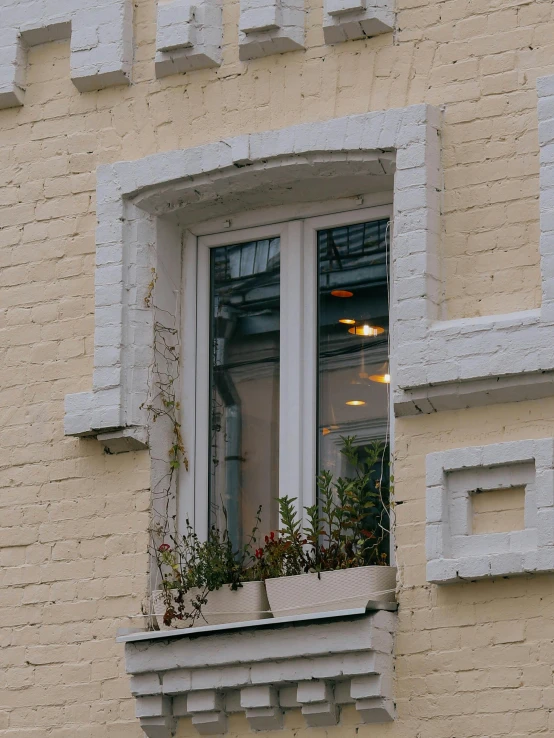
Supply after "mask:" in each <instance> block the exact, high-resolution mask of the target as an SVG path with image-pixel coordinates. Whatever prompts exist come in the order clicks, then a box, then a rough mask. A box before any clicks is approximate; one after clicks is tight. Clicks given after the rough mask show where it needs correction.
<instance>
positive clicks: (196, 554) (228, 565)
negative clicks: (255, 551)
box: [156, 509, 261, 626]
mask: <svg viewBox="0 0 554 738" xmlns="http://www.w3.org/2000/svg"><path fill="white" fill-rule="evenodd" d="M260 512H261V510H260V509H259V510H258V513H257V516H256V524H255V526H254V529H253V530H252V534H251V536H250V538H249V540H247V542H246V543H245V544H244V546H243V547H242V548H241V549H240V550H238V551H236V550H234V548H233V544H232V542H231V538H230V536H229V531H228V526H227V524H226V525H225V528H224V530H223V531H220V530H219V528H217V527H216V526H212V527H211V528H210V530H209V533H208V537H207V539H206V540H205V541H201V540H200V538H199V536H198V535H197V533H196V532H195V531H194V529H193V527H192V525H191V524H190V522H189V521H188V520H187V522H186V531H185V533H184V534H183V535H182V536H180V537H175V536H169V542H167V540H166V541H164V543H161V544H160V545H159V546H158V547H157V549H156V561H157V564H158V569H159V572H160V576H161V581H162V597H163V602H164V606H165V613H164V616H163V622H164V625H167V626H170V625H171V624H172V623H173V622H174V621H183V622H187V623H188V624H189V625H190V626H192V625H194V624H195V622H196V621H197V620H199V619H200V618H202V617H203V615H202V608H203V606H204V605H206V603H207V601H208V595H209V593H210V592H213V591H214V590H217V589H220V588H221V587H223V586H225V585H228V586H229V587H230V588H231V589H232V590H237V589H239V587H242V583H243V582H244V581H253V580H254V579H255V578H254V577H253V576H252V574H253V571H252V564H253V561H254V557H253V555H252V542H253V540H254V539H255V537H256V535H257V531H258V525H259V521H260ZM224 514H225V520H227V513H226V511H225V510H224Z"/></svg>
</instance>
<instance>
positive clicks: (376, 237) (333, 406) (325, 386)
mask: <svg viewBox="0 0 554 738" xmlns="http://www.w3.org/2000/svg"><path fill="white" fill-rule="evenodd" d="M387 228H388V221H387V220H380V221H373V222H370V223H360V224H356V225H350V226H343V227H338V228H330V229H327V230H324V231H320V232H319V233H318V272H319V312H318V315H319V317H318V320H319V331H318V354H319V357H318V393H319V402H318V468H319V470H320V471H321V470H323V469H326V470H329V471H331V472H332V473H333V474H334V475H335V476H352V474H353V470H352V469H349V468H348V463H347V461H346V459H345V457H344V456H343V455H342V454H341V452H340V449H341V447H342V441H341V436H354V437H355V438H356V445H357V446H359V447H365V446H367V445H368V444H369V443H370V442H371V441H382V442H383V443H384V444H385V449H384V453H383V464H382V465H381V464H380V465H379V466H380V467H382V469H381V468H380V469H379V470H376V474H379V475H381V473H382V474H383V478H382V483H383V489H384V488H385V486H386V485H387V483H388V414H389V393H388V390H389V385H388V381H389V379H390V378H389V368H388V360H389V309H388V254H387Z"/></svg>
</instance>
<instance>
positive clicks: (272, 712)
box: [240, 685, 283, 730]
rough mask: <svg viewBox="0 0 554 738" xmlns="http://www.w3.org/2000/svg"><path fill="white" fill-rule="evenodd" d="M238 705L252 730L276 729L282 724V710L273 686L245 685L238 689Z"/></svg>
mask: <svg viewBox="0 0 554 738" xmlns="http://www.w3.org/2000/svg"><path fill="white" fill-rule="evenodd" d="M240 706H241V707H242V709H243V710H244V711H245V714H246V719H247V720H248V723H249V724H250V727H251V728H252V730H278V729H279V728H281V727H282V725H283V711H282V710H281V708H280V706H279V696H278V694H277V690H276V689H275V688H274V687H269V686H265V685H264V686H259V687H258V686H257V687H245V688H244V689H241V691H240Z"/></svg>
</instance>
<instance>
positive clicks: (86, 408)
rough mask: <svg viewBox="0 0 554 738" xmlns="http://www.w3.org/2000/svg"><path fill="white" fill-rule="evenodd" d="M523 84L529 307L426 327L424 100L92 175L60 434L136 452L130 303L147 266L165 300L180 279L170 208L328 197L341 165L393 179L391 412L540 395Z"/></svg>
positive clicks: (546, 314)
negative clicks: (92, 294)
mask: <svg viewBox="0 0 554 738" xmlns="http://www.w3.org/2000/svg"><path fill="white" fill-rule="evenodd" d="M537 88H538V93H539V104H538V114H539V140H540V217H541V221H540V222H541V239H540V256H541V277H542V285H543V301H542V306H541V308H540V309H538V310H527V311H523V312H519V313H512V314H508V315H493V316H483V317H478V318H470V319H461V320H448V321H441V320H439V315H440V308H441V283H440V278H439V266H440V265H439V259H438V246H439V241H440V196H441V187H442V176H441V168H440V135H439V134H440V121H441V116H440V113H439V111H438V110H436V109H435V108H432V107H430V106H427V105H416V106H411V107H408V108H399V109H393V110H388V111H386V112H375V113H365V114H361V115H353V116H348V117H346V118H337V119H332V120H329V121H324V122H317V123H308V124H304V125H299V126H293V127H291V128H286V129H281V130H276V131H266V132H263V133H254V134H249V135H245V136H239V137H236V138H231V139H226V140H223V141H217V142H214V143H210V144H205V145H202V146H198V147H194V148H191V149H183V150H179V151H173V152H167V153H161V154H155V155H153V156H149V157H146V158H144V159H140V160H138V161H134V162H118V163H115V164H111V165H105V166H102V167H100V168H99V169H98V173H97V215H98V230H97V255H96V331H95V357H94V363H95V368H94V379H93V390H92V392H80V393H77V394H72V395H67V397H66V425H65V427H66V433H67V434H68V435H97V436H99V438H100V440H101V441H102V442H104V443H105V444H106V445H107V446H108V447H111V449H112V450H113V451H123V450H128V449H131V448H142V447H145V445H146V440H147V439H146V435H147V433H146V425H147V424H146V419H145V416H144V412H143V411H142V410H140V405H141V404H142V403H143V402H144V400H145V399H146V394H147V382H148V376H147V375H148V366H149V365H150V362H151V351H152V315H151V311H150V310H148V309H147V308H145V306H144V296H145V294H146V290H147V285H148V283H149V281H150V278H151V268H152V267H155V268H157V269H158V270H159V266H160V264H163V263H164V262H165V263H166V264H169V265H170V266H169V267H168V268H167V269H165V272H166V273H167V274H168V275H171V276H168V277H167V279H166V282H167V288H166V291H167V292H168V293H171V294H172V295H178V294H179V292H180V289H181V287H180V284H174V283H172V279H175V275H177V274H180V267H179V262H178V258H180V257H178V256H177V252H180V244H181V232H180V231H179V229H177V228H176V227H175V226H174V225H172V224H171V223H169V222H168V221H167V219H166V218H165V217H164V216H167V215H168V214H171V213H175V212H176V211H179V212H180V213H182V214H184V218H185V225H186V223H187V222H188V223H192V222H195V221H196V222H200V221H202V220H207V219H208V217H210V216H214V217H215V216H217V217H219V216H221V217H224V216H226V215H229V214H233V213H236V212H240V210H241V205H244V207H245V208H248V207H263V206H267V205H276V204H279V202H280V201H281V202H282V201H283V200H282V197H283V196H284V195H283V193H285V192H286V191H287V183H288V186H289V189H290V187H291V186H293V184H292V183H294V185H296V186H298V187H301V186H302V183H303V182H307V181H310V182H312V181H316V182H317V183H318V186H319V187H320V188H321V193H322V194H321V199H325V197H327V198H331V197H333V196H335V197H336V196H340V193H341V182H342V184H344V180H341V176H344V174H345V169H346V171H347V172H353V173H355V174H356V175H359V174H360V172H363V171H364V170H365V171H367V172H368V173H369V174H375V167H377V169H378V170H379V171H381V172H385V174H390V173H392V172H393V171H394V190H393V223H394V226H393V238H392V245H391V249H392V278H393V289H392V305H391V322H392V329H391V344H392V348H391V377H392V389H393V400H394V407H395V414H396V415H397V416H401V415H415V414H419V413H431V412H435V411H437V410H448V409H457V408H463V407H468V406H472V405H487V404H492V403H495V402H507V401H521V400H526V399H536V398H540V397H546V396H550V395H552V394H554V354H553V353H552V351H551V334H552V330H553V329H554V278H552V276H554V275H553V272H554V218H553V217H552V214H551V213H552V210H553V206H554V76H551V77H544V78H542V79H539V80H538V83H537ZM379 168H380V169H379ZM314 176H315V177H316V179H315V180H314ZM280 188H281V189H280ZM280 198H281V200H280ZM161 234H163V237H160V235H161ZM176 260H177V261H176ZM159 271H162V270H159ZM551 275H552V276H551ZM176 281H179V278H178V277H177V278H176ZM174 310H176V311H178V310H179V306H178V303H175V304H174ZM175 314H177V313H175Z"/></svg>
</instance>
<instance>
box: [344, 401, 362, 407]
mask: <svg viewBox="0 0 554 738" xmlns="http://www.w3.org/2000/svg"><path fill="white" fill-rule="evenodd" d="M346 404H347V405H351V406H354V407H358V406H359V405H365V401H364V400H348V402H347V403H346Z"/></svg>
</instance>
